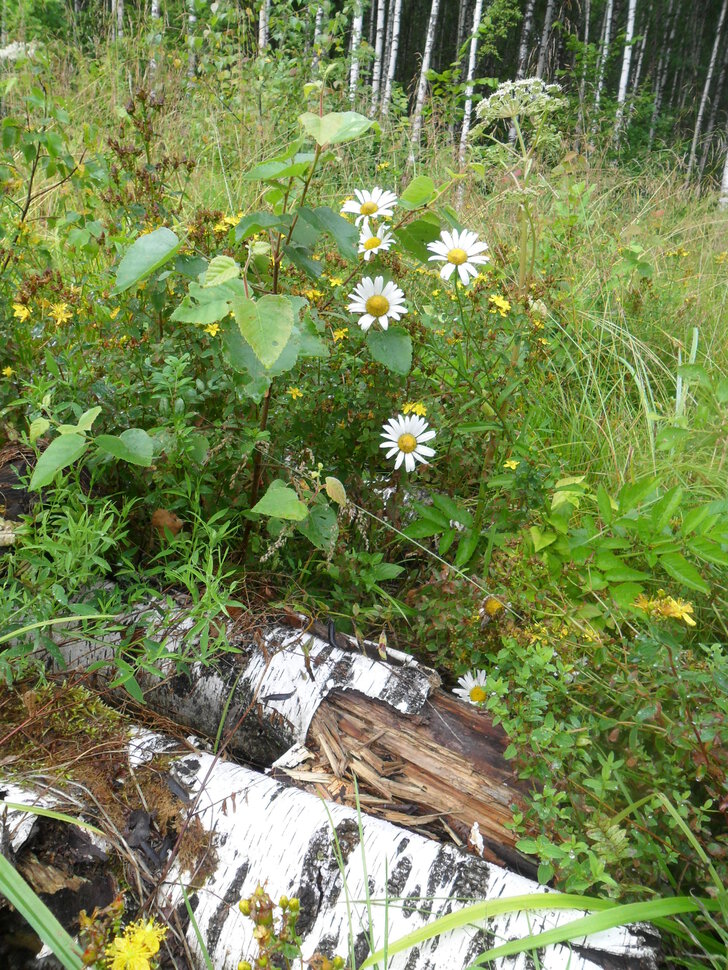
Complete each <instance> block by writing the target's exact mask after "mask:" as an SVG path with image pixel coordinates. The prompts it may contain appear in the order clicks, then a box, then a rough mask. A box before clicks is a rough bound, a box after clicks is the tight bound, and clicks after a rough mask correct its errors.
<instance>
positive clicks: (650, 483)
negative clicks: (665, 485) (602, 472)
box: [618, 476, 659, 514]
mask: <svg viewBox="0 0 728 970" xmlns="http://www.w3.org/2000/svg"><path fill="white" fill-rule="evenodd" d="M658 485H659V479H657V478H653V477H651V476H647V477H646V478H641V479H639V481H636V482H633V483H631V484H626V485H623V486H622V488H621V489H620V491H619V497H618V501H619V511H620V512H621V513H622V514H624V513H625V512H631V510H632V509H635V508H637V506H638V505H639V504H640V503H641V502H642V501H644V499H646V498H647V496H648V495H651V494H652V492H654V491H655V489H656V488H657V486H658Z"/></svg>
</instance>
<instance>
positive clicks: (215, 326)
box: [202, 323, 220, 337]
mask: <svg viewBox="0 0 728 970" xmlns="http://www.w3.org/2000/svg"><path fill="white" fill-rule="evenodd" d="M202 329H203V330H204V331H205V333H209V334H210V336H211V337H216V336H217V334H218V332H219V330H220V324H219V323H208V325H207V326H206V327H203V328H202Z"/></svg>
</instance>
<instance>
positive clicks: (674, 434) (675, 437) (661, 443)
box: [655, 428, 691, 451]
mask: <svg viewBox="0 0 728 970" xmlns="http://www.w3.org/2000/svg"><path fill="white" fill-rule="evenodd" d="M690 435H691V432H690V431H688V429H687V428H661V429H660V431H658V432H657V438H656V439H655V447H656V448H657V449H658V451H669V450H670V449H671V448H675V447H676V446H677V445H679V444H682V443H683V442H684V441H685V440H686V438H689V437H690Z"/></svg>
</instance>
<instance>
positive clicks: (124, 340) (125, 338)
mask: <svg viewBox="0 0 728 970" xmlns="http://www.w3.org/2000/svg"><path fill="white" fill-rule="evenodd" d="M117 343H118V344H119V346H120V347H123V346H124V344H127V343H129V334H128V333H123V334H122V335H121V336H120V337H119V339H118V341H117Z"/></svg>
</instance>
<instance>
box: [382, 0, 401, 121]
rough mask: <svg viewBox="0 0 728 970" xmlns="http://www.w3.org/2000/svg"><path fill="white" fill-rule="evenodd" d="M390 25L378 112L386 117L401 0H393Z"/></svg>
mask: <svg viewBox="0 0 728 970" xmlns="http://www.w3.org/2000/svg"><path fill="white" fill-rule="evenodd" d="M390 21H391V25H392V38H391V41H390V43H389V53H388V55H387V76H386V78H385V81H384V92H383V94H382V105H381V108H380V112H379V113H380V114H381V116H382V117H383V118H386V117H387V115H388V114H389V105H390V103H391V101H392V84H393V83H394V75H395V73H396V70H397V52H398V51H399V35H400V30H401V25H402V0H394V12H393V13H392V14H391V16H390Z"/></svg>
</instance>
